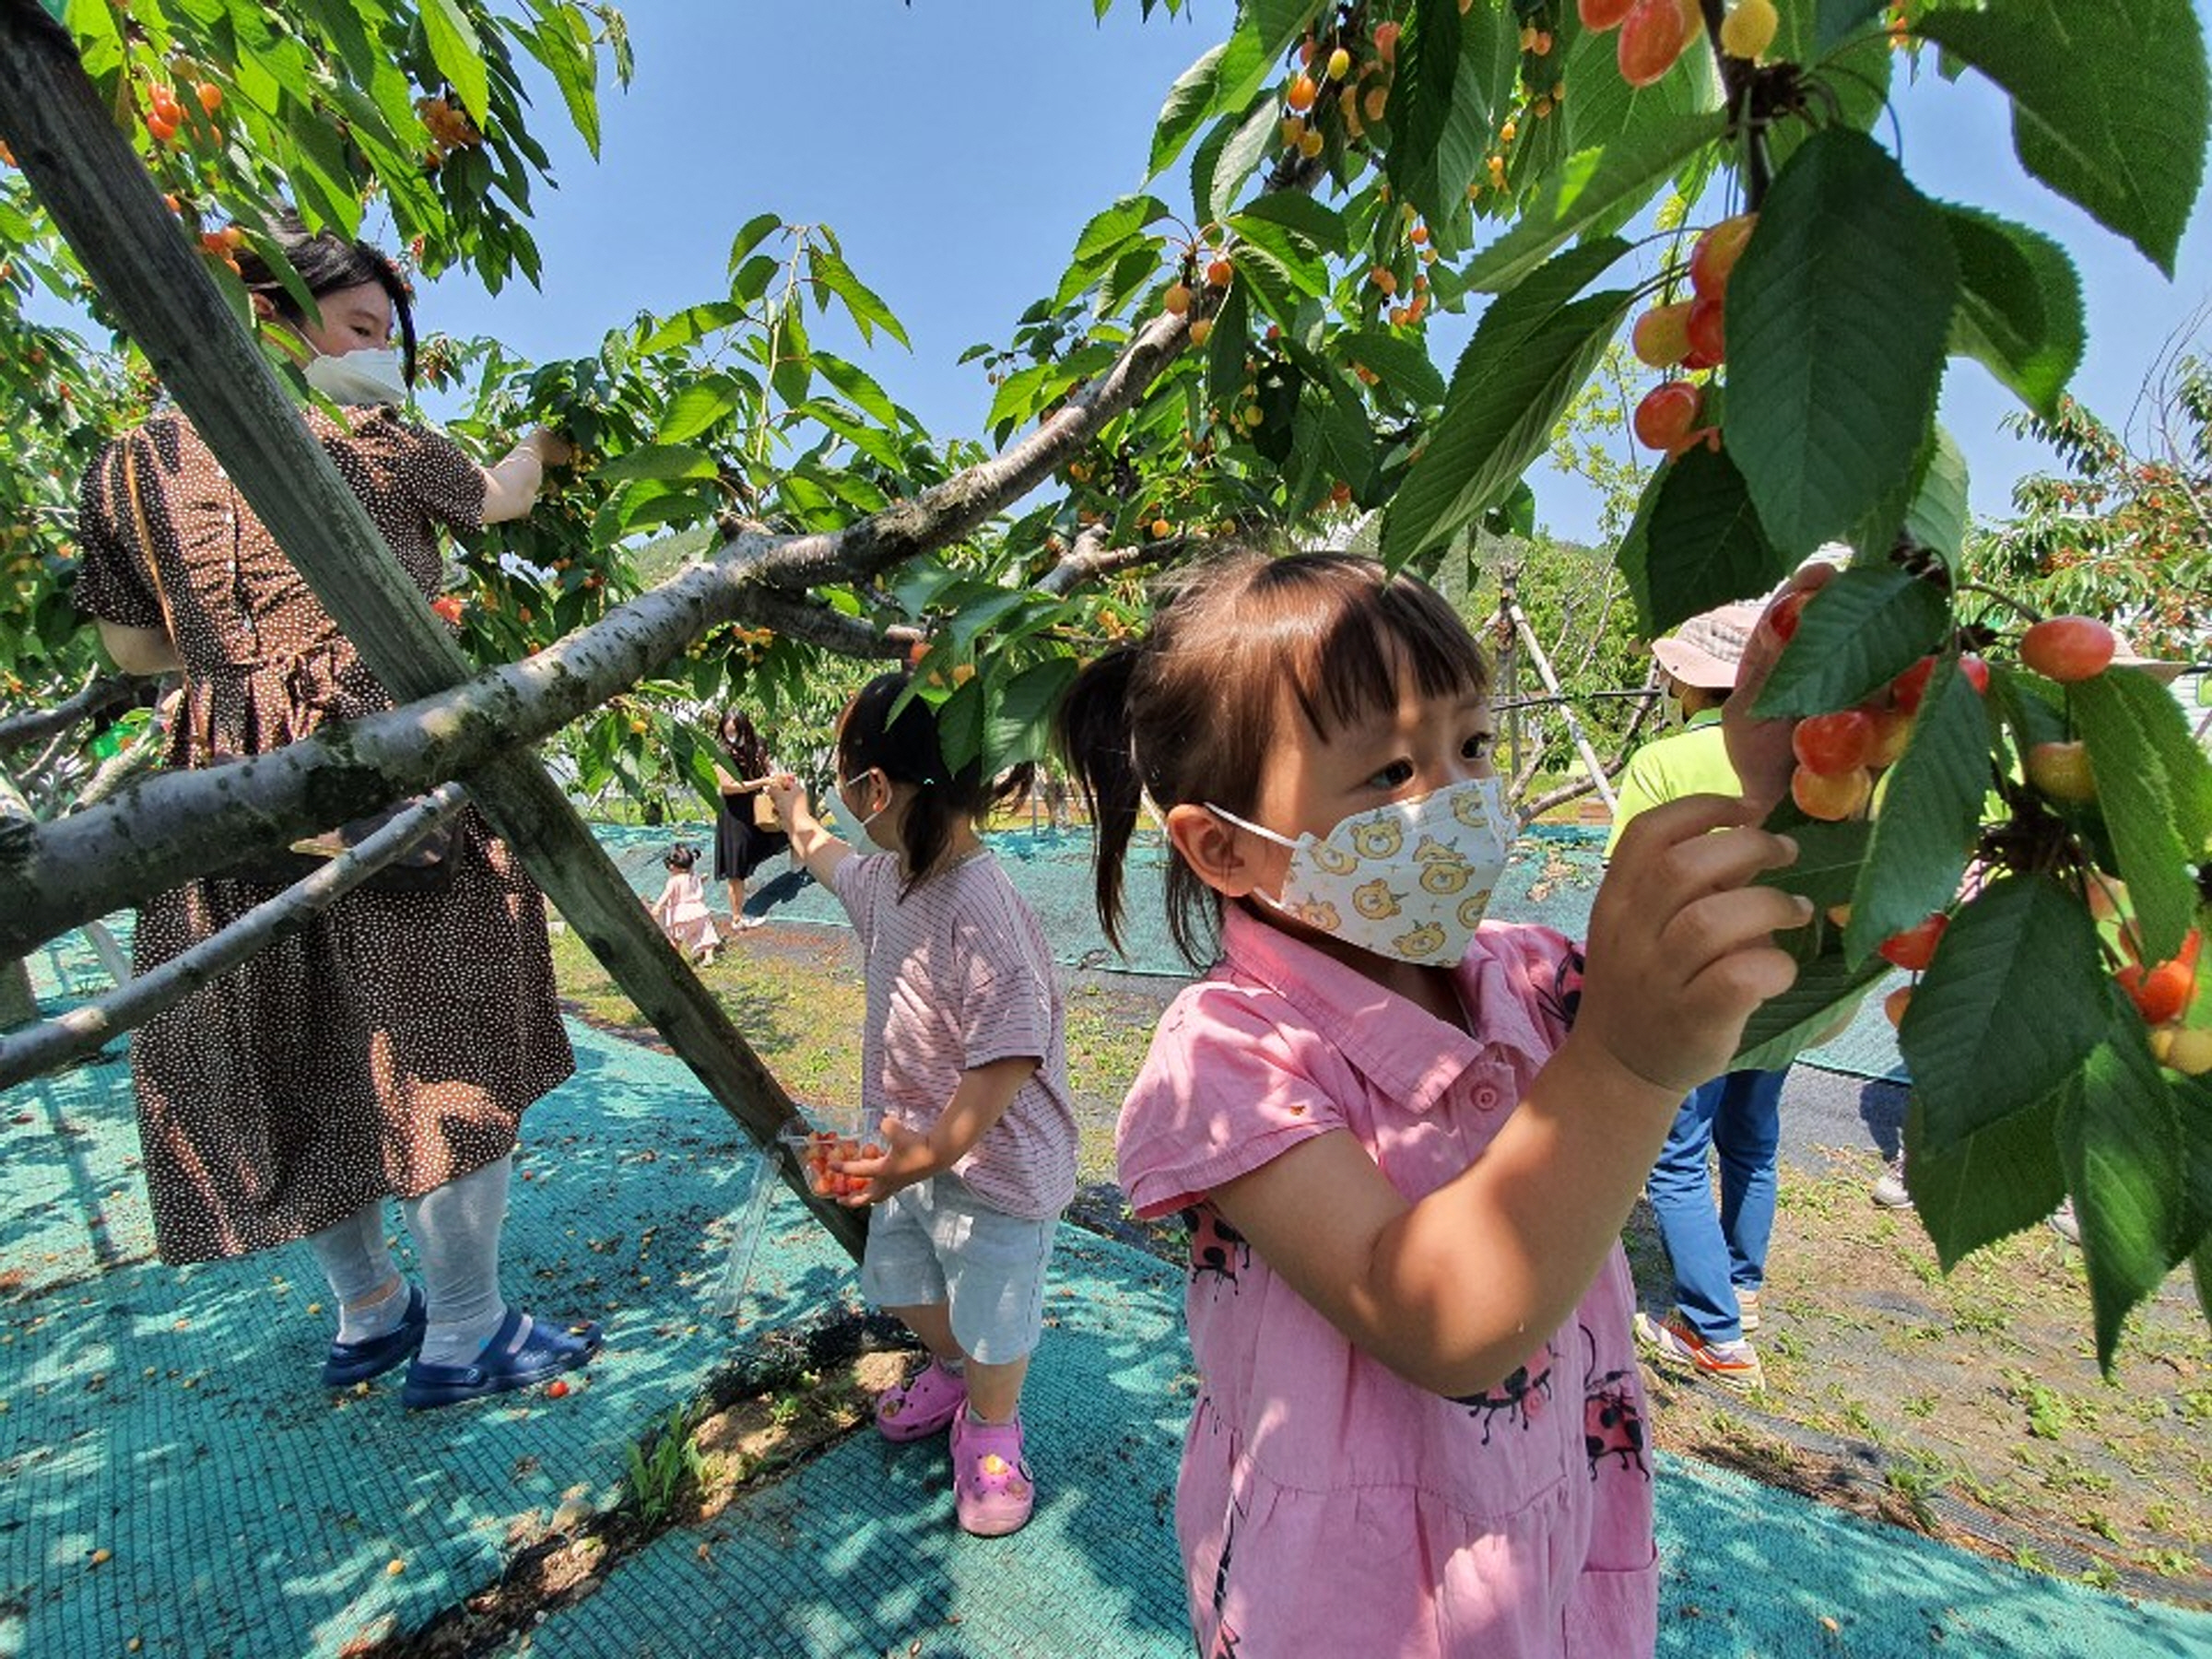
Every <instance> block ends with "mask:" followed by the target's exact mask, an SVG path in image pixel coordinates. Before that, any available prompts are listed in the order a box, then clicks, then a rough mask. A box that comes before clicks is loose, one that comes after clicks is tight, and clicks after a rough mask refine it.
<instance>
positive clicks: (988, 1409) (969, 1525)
mask: <svg viewBox="0 0 2212 1659" xmlns="http://www.w3.org/2000/svg"><path fill="white" fill-rule="evenodd" d="M907 685H908V678H907V677H906V676H905V675H903V674H887V675H883V676H881V677H877V679H875V680H872V681H870V682H869V683H868V684H867V685H866V686H865V687H864V688H862V689H861V691H860V693H859V695H858V696H856V697H855V698H854V699H853V701H852V702H851V703H850V704H849V705H847V707H846V709H845V712H844V713H843V715H842V716H841V719H840V721H839V724H838V736H837V792H838V798H839V801H840V804H841V806H842V807H843V809H844V811H845V812H846V813H847V814H848V815H849V816H850V817H851V818H852V819H853V821H854V823H855V825H856V827H857V828H858V830H859V831H860V838H859V839H864V840H867V841H873V842H874V843H875V846H876V848H877V849H879V850H878V851H875V852H872V853H860V852H858V851H856V850H855V848H854V847H853V845H851V844H850V843H848V842H847V841H841V840H840V839H839V838H838V837H837V836H834V835H832V834H830V831H829V830H826V829H824V828H823V827H822V825H821V823H820V822H819V821H818V819H817V818H815V816H814V814H813V812H812V810H811V809H810V808H809V806H808V805H807V800H806V793H805V792H804V791H803V790H802V789H801V788H800V786H799V783H798V780H797V779H795V778H794V777H793V776H792V775H791V774H789V773H788V772H785V773H779V774H777V775H776V776H774V777H773V778H771V780H770V782H769V783H768V785H767V790H768V794H769V798H770V799H771V801H772V802H774V804H775V807H776V814H777V817H778V818H779V819H780V820H781V821H782V825H783V827H784V829H785V830H786V831H787V832H788V833H789V834H790V836H791V848H792V853H793V854H794V856H795V857H796V858H798V860H799V861H800V862H801V863H802V864H804V865H806V869H807V871H808V872H809V873H810V874H811V875H812V876H813V877H814V878H815V879H816V880H818V881H819V882H821V883H822V884H823V885H824V886H825V887H828V888H830V890H831V891H832V892H834V893H835V894H836V895H837V897H838V899H839V900H840V901H841V903H842V904H843V905H844V907H845V910H846V912H847V913H848V914H849V915H850V916H851V918H852V921H853V929H854V931H855V932H857V933H858V935H860V943H861V947H862V949H863V951H864V952H865V958H866V979H867V1016H866V1021H867V1023H866V1027H865V1032H864V1035H863V1043H862V1054H861V1109H862V1121H863V1122H864V1123H866V1124H877V1125H878V1126H879V1131H880V1135H881V1142H880V1146H881V1150H880V1151H878V1150H877V1144H876V1143H871V1144H870V1145H869V1146H868V1147H864V1148H863V1149H862V1156H860V1157H858V1158H854V1159H844V1160H841V1161H836V1162H833V1164H832V1166H831V1167H832V1168H833V1170H835V1171H838V1172H841V1173H843V1174H846V1175H851V1176H858V1177H861V1178H862V1179H864V1180H865V1182H866V1183H867V1184H866V1186H865V1189H864V1190H862V1191H861V1192H859V1193H857V1194H853V1195H851V1196H848V1197H846V1198H845V1199H844V1200H843V1202H845V1203H847V1204H852V1205H866V1206H872V1210H873V1213H872V1214H871V1215H870V1217H869V1218H868V1246H867V1255H866V1261H865V1265H863V1267H862V1269H861V1288H862V1290H863V1292H864V1293H865V1294H866V1296H867V1297H868V1299H869V1300H871V1301H873V1302H875V1303H877V1305H879V1306H881V1307H883V1308H885V1309H886V1310H887V1311H888V1312H891V1313H893V1314H896V1315H897V1316H898V1317H899V1318H900V1319H901V1320H903V1321H904V1322H905V1323H906V1324H907V1326H908V1327H909V1328H910V1329H911V1330H912V1331H913V1333H914V1335H916V1336H918V1337H920V1338H921V1340H922V1343H923V1345H924V1347H926V1348H927V1349H928V1350H929V1354H930V1359H929V1363H928V1364H927V1365H925V1366H924V1368H923V1369H922V1370H921V1371H919V1372H917V1373H916V1374H915V1375H914V1377H913V1378H912V1380H911V1381H909V1382H906V1383H904V1384H903V1385H901V1386H900V1387H897V1388H893V1389H891V1390H889V1391H888V1392H887V1393H886V1394H884V1395H883V1397H882V1398H881V1399H880V1400H879V1401H878V1402H877V1411H876V1425H877V1429H878V1430H880V1431H881V1432H882V1434H883V1435H884V1437H885V1438H886V1439H888V1440H892V1441H913V1440H920V1439H922V1438H924V1437H925V1436H928V1435H933V1434H935V1433H936V1432H937V1431H938V1430H942V1429H945V1428H947V1427H949V1428H950V1429H951V1431H952V1434H951V1445H952V1460H953V1494H954V1500H955V1506H956V1509H957V1512H958V1514H959V1524H960V1525H961V1526H962V1527H963V1528H965V1529H966V1530H967V1531H969V1532H971V1533H976V1534H980V1535H984V1536H994V1535H999V1534H1004V1533H1010V1532H1013V1531H1014V1530H1016V1529H1017V1528H1018V1527H1019V1526H1021V1525H1022V1524H1024V1523H1025V1522H1027V1521H1028V1520H1029V1518H1030V1509H1031V1506H1032V1505H1033V1503H1034V1501H1035V1488H1034V1485H1033V1482H1032V1479H1031V1476H1030V1465H1029V1464H1028V1462H1027V1461H1026V1459H1025V1457H1024V1454H1023V1453H1024V1447H1023V1437H1022V1428H1021V1416H1020V1405H1021V1388H1022V1382H1023V1381H1024V1379H1025V1378H1026V1376H1027V1374H1028V1371H1029V1363H1030V1353H1031V1351H1032V1350H1033V1349H1034V1348H1035V1347H1036V1346H1037V1340H1038V1337H1039V1335H1040V1334H1041V1329H1042V1324H1043V1312H1044V1270H1045V1264H1046V1263H1047V1261H1048V1260H1049V1259H1050V1258H1051V1255H1052V1250H1053V1231H1054V1228H1055V1225H1056V1223H1057V1222H1058V1220H1059V1218H1060V1212H1061V1211H1062V1210H1064V1209H1065V1208H1066V1207H1067V1205H1068V1203H1069V1201H1070V1200H1071V1199H1073V1198H1074V1196H1075V1191H1076V1145H1077V1133H1076V1122H1075V1114H1074V1112H1073V1111H1072V1109H1071V1107H1070V1104H1069V1092H1068V1085H1067V1053H1066V1040H1065V1021H1064V1015H1063V1009H1062V1006H1061V997H1060V990H1059V985H1058V982H1057V981H1056V980H1055V978H1054V976H1053V963H1052V956H1051V953H1050V952H1049V951H1048V950H1047V949H1046V948H1045V943H1044V935H1043V930H1042V929H1041V927H1040V926H1039V925H1038V922H1037V917H1036V915H1035V913H1034V912H1031V910H1030V907H1029V905H1028V904H1027V903H1026V902H1025V901H1024V900H1022V898H1021V895H1020V894H1018V892H1016V891H1015V890H1014V886H1013V884H1012V882H1010V881H1009V880H1008V879H1007V878H1006V872H1005V871H1004V870H1003V869H1002V868H1001V867H1000V866H999V865H998V862H997V860H995V859H994V858H993V857H992V856H991V855H990V853H988V852H987V851H986V850H985V849H984V847H983V844H982V840H981V839H980V838H979V836H978V835H977V833H976V825H977V823H978V821H979V820H980V819H982V818H983V817H984V816H985V815H986V814H987V813H988V811H989V809H990V807H991V806H992V805H993V803H994V801H995V800H997V799H999V798H1001V797H1002V796H1003V795H1006V794H1010V793H1018V791H1019V790H1020V789H1021V788H1022V787H1024V786H1025V785H1026V782H1027V780H1026V778H1023V777H1019V776H1016V777H1011V778H1008V779H1006V780H1001V781H997V782H994V781H993V780H991V779H987V778H985V777H984V776H983V774H982V768H981V766H980V764H978V763H977V762H973V761H971V762H970V763H968V764H967V765H966V766H963V767H960V768H959V769H957V770H956V769H954V768H951V767H948V766H947V764H946V762H945V758H944V754H943V752H942V749H941V747H940V746H939V743H938V739H937V727H936V719H935V714H934V713H933V712H932V711H931V709H930V706H929V704H928V703H927V702H925V701H924V700H922V699H921V698H919V697H916V698H913V699H912V700H909V701H908V702H907V704H906V706H905V707H904V708H903V709H899V710H898V712H897V715H896V717H895V718H894V717H893V714H892V711H893V710H894V708H896V707H897V705H898V703H899V700H900V696H901V694H902V693H904V692H905V690H906V688H907Z"/></svg>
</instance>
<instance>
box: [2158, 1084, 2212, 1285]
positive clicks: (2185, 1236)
mask: <svg viewBox="0 0 2212 1659" xmlns="http://www.w3.org/2000/svg"><path fill="white" fill-rule="evenodd" d="M2167 1087H2168V1088H2169V1089H2170V1090H2171V1092H2172V1095H2173V1111H2174V1118H2175V1121H2176V1123H2177V1124H2179V1125H2180V1129H2181V1138H2182V1215H2181V1221H2180V1225H2179V1226H2178V1227H2177V1229H2176V1230H2175V1233H2174V1253H2175V1254H2177V1255H2186V1254H2188V1253H2192V1252H2194V1253H2196V1254H2197V1255H2198V1256H2199V1258H2200V1260H2201V1259H2202V1257H2203V1254H2204V1247H2205V1245H2206V1243H2207V1242H2212V1075H2206V1076H2205V1077H2173V1078H2171V1080H2170V1081H2169V1083H2168V1085H2167Z"/></svg>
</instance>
